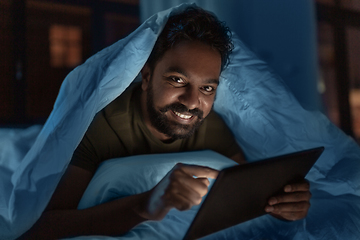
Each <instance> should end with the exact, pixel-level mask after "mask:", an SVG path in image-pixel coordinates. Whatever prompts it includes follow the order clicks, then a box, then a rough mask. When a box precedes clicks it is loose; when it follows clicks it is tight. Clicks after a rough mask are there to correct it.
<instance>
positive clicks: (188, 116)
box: [174, 112, 192, 119]
mask: <svg viewBox="0 0 360 240" xmlns="http://www.w3.org/2000/svg"><path fill="white" fill-rule="evenodd" d="M174 113H175V114H176V115H177V116H179V117H181V118H184V119H190V118H191V117H192V115H184V114H181V113H178V112H174Z"/></svg>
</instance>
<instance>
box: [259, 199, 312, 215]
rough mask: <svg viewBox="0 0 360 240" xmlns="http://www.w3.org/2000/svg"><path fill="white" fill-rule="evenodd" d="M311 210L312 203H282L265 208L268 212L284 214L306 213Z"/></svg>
mask: <svg viewBox="0 0 360 240" xmlns="http://www.w3.org/2000/svg"><path fill="white" fill-rule="evenodd" d="M309 208H310V203H309V202H306V201H303V202H298V203H281V204H276V205H268V206H266V207H265V211H266V212H272V213H276V214H282V213H286V212H305V213H307V211H308V210H309Z"/></svg>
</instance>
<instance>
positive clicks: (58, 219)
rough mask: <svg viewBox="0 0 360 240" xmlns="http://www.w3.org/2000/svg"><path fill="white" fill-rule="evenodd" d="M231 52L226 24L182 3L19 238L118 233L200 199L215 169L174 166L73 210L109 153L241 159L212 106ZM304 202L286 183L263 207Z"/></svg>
mask: <svg viewBox="0 0 360 240" xmlns="http://www.w3.org/2000/svg"><path fill="white" fill-rule="evenodd" d="M231 49H232V44H231V38H230V34H229V32H228V29H227V28H226V27H225V26H224V25H223V24H222V23H221V22H219V21H218V20H217V19H216V18H215V17H214V16H212V15H211V14H209V13H207V12H205V11H203V10H201V9H197V8H188V9H187V10H186V11H185V12H183V13H181V14H178V15H175V16H173V17H171V18H170V19H169V21H168V23H167V24H166V26H165V28H164V30H163V32H162V33H161V35H160V37H159V39H158V40H157V42H156V44H155V46H154V49H153V51H152V53H151V55H150V57H149V59H148V61H147V63H146V64H145V66H144V67H143V69H142V71H141V76H142V82H141V84H135V85H132V86H131V87H129V89H127V90H126V91H125V92H124V93H123V94H122V95H121V96H120V97H119V98H117V99H116V100H115V101H113V102H112V103H111V104H109V105H108V106H107V107H106V108H104V109H103V110H102V111H100V112H99V113H98V114H97V115H96V117H95V118H94V120H93V122H92V124H91V125H90V127H89V129H88V131H87V133H86V134H85V136H84V138H83V140H82V142H81V143H80V144H79V146H78V148H77V149H76V151H75V152H74V155H73V159H72V161H71V164H70V165H69V167H68V169H67V170H66V172H65V174H64V176H63V178H62V180H61V181H60V183H59V185H58V186H57V189H56V191H55V193H54V194H53V196H52V199H51V200H50V202H49V204H48V206H47V208H46V210H45V211H44V213H43V214H42V216H41V217H40V219H39V220H38V222H37V223H36V224H35V225H34V226H33V227H32V228H31V229H30V230H29V231H28V232H27V233H25V234H24V235H23V236H22V238H24V239H58V238H64V237H70V236H78V235H120V234H123V233H125V232H127V231H129V230H130V229H132V228H133V227H134V226H136V225H137V224H139V223H141V222H143V221H146V220H160V219H162V218H163V217H164V216H165V215H166V214H167V213H168V211H169V210H170V209H172V208H176V209H179V210H186V209H189V208H191V207H192V206H193V205H196V204H199V203H200V202H201V200H202V197H203V196H204V195H205V194H206V193H207V191H208V185H209V181H208V179H207V178H216V176H217V173H218V172H217V171H216V170H214V169H211V168H208V167H202V166H194V165H184V164H178V165H176V166H175V167H174V168H173V169H172V170H171V171H170V172H169V173H168V174H167V175H166V176H165V177H164V178H163V179H162V180H161V181H160V182H159V183H158V184H157V185H156V186H155V187H154V188H153V189H151V190H150V191H147V192H144V193H141V194H138V195H133V196H130V197H125V198H122V199H117V200H114V201H111V202H108V203H104V204H101V205H98V206H95V207H92V208H89V209H83V210H77V205H78V203H79V201H80V199H81V197H82V194H83V193H84V191H85V189H86V187H87V186H88V184H89V182H90V180H91V178H92V176H93V174H94V172H95V170H96V168H97V167H98V165H99V164H100V163H101V162H102V161H105V160H107V159H110V158H115V157H123V156H130V155H139V154H151V153H165V152H179V151H191V150H200V149H212V150H214V151H217V152H219V153H221V154H223V155H225V156H227V157H229V158H231V159H233V160H234V161H236V162H238V163H240V164H241V163H244V162H245V159H244V156H243V153H242V151H241V149H240V147H239V146H238V145H237V144H236V141H235V139H234V138H233V136H232V134H231V132H230V130H229V129H228V128H227V126H226V125H225V123H224V122H223V121H222V120H221V118H220V117H219V116H217V115H216V113H214V112H213V111H212V106H213V103H214V99H215V95H216V89H217V86H218V84H219V76H220V73H221V71H222V69H223V68H224V67H226V64H227V61H228V56H229V54H230V53H231ZM119 161H121V160H119ZM194 176H196V178H194ZM309 199H310V192H309V185H308V184H307V183H298V184H292V185H289V186H286V187H285V188H284V193H283V194H280V195H277V196H274V197H272V198H271V199H269V205H268V206H267V207H266V211H267V212H269V213H271V214H272V215H274V216H275V217H278V218H281V219H287V220H297V219H301V218H303V217H305V216H306V214H307V211H308V208H309Z"/></svg>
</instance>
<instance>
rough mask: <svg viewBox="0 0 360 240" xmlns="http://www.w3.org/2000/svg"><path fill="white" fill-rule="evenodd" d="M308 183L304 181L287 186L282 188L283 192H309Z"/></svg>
mask: <svg viewBox="0 0 360 240" xmlns="http://www.w3.org/2000/svg"><path fill="white" fill-rule="evenodd" d="M309 189H310V183H309V182H308V181H306V180H305V179H304V180H303V181H301V182H298V183H293V184H288V185H286V186H285V187H284V191H285V192H301V191H309Z"/></svg>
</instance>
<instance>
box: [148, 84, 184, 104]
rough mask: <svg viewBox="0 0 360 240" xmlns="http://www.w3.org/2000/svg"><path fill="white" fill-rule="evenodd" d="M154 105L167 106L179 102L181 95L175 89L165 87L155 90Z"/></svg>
mask: <svg viewBox="0 0 360 240" xmlns="http://www.w3.org/2000/svg"><path fill="white" fill-rule="evenodd" d="M153 93H154V94H153V96H154V103H155V105H157V106H162V107H164V106H166V105H169V104H171V103H174V102H177V99H178V96H179V93H178V92H177V91H176V90H175V89H174V88H166V87H164V86H161V87H157V88H156V89H153Z"/></svg>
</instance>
